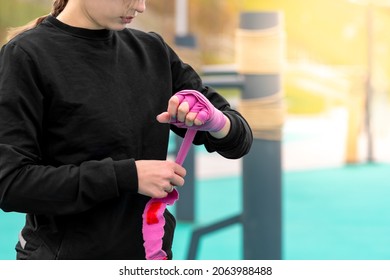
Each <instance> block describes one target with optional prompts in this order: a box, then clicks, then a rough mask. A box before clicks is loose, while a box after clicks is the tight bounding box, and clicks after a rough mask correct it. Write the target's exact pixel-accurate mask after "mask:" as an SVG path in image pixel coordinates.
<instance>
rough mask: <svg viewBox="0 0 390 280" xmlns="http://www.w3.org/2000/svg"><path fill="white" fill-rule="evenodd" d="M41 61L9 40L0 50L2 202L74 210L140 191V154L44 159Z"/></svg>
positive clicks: (32, 209) (38, 210)
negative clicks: (61, 162) (82, 159)
mask: <svg viewBox="0 0 390 280" xmlns="http://www.w3.org/2000/svg"><path fill="white" fill-rule="evenodd" d="M36 67H37V65H36V62H35V61H33V60H32V59H31V58H30V57H29V55H28V54H27V53H26V52H24V51H23V50H22V49H21V48H20V47H18V46H17V45H14V44H8V45H6V46H4V47H3V48H2V51H1V54H0V155H1V156H0V208H1V209H3V210H4V211H17V212H25V213H35V214H52V215H59V214H72V213H77V212H81V211H84V210H87V209H89V208H91V207H92V206H94V205H96V204H97V203H99V202H101V201H104V200H107V199H110V198H114V197H117V196H119V194H120V192H122V191H124V190H126V189H128V191H130V190H132V191H134V192H136V190H137V188H138V186H137V176H136V169H135V163H134V160H125V159H123V160H120V161H114V160H112V159H110V158H106V159H103V160H95V161H92V160H91V161H86V162H82V163H81V164H80V165H74V164H67V165H60V166H50V165H47V163H45V162H44V161H43V158H42V157H43V156H42V149H43V147H42V141H43V140H42V139H43V134H44V128H43V126H44V123H45V121H44V118H45V111H44V103H45V98H44V94H43V92H42V83H43V79H42V78H41V77H39V76H38V73H39V71H38V69H37V68H36Z"/></svg>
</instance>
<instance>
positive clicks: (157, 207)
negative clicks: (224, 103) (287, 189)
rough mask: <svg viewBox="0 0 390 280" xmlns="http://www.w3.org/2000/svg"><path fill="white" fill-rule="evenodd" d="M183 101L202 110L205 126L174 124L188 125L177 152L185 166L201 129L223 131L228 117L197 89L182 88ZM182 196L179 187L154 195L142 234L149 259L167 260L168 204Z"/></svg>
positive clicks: (201, 117)
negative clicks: (160, 196) (161, 195)
mask: <svg viewBox="0 0 390 280" xmlns="http://www.w3.org/2000/svg"><path fill="white" fill-rule="evenodd" d="M176 96H177V97H179V100H180V103H182V102H188V104H189V107H190V112H195V113H198V115H197V118H198V119H199V120H201V121H202V122H203V125H200V126H197V125H194V126H191V127H187V126H186V125H185V123H182V122H171V123H172V124H174V125H176V126H178V127H181V128H187V132H186V135H185V137H184V139H183V142H182V144H181V146H180V150H179V152H178V153H177V157H176V163H178V164H180V165H182V164H183V162H184V159H185V157H186V156H187V153H188V151H189V149H190V147H191V144H192V141H193V140H194V137H195V134H196V131H197V130H205V131H219V130H221V129H222V128H223V127H224V125H225V123H226V119H225V116H224V115H223V113H222V112H221V111H219V110H217V109H216V108H215V107H214V106H213V105H212V104H211V103H210V101H209V100H208V99H207V98H206V97H204V96H203V95H202V94H201V93H200V92H198V91H195V90H182V91H180V92H178V93H176ZM178 199H179V193H178V192H177V190H176V189H173V191H172V192H170V193H168V195H167V196H166V197H164V198H152V199H151V200H149V202H148V203H147V204H146V206H145V210H144V213H143V215H142V220H143V221H142V234H143V238H144V247H145V254H146V259H147V260H166V259H167V253H166V252H165V251H164V250H163V249H162V245H163V237H164V233H165V231H164V226H165V218H164V212H165V209H166V206H167V205H173V204H174V203H175V201H176V200H178Z"/></svg>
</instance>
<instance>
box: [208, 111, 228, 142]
mask: <svg viewBox="0 0 390 280" xmlns="http://www.w3.org/2000/svg"><path fill="white" fill-rule="evenodd" d="M224 118H225V119H226V122H225V125H224V126H223V127H222V129H220V130H218V131H213V132H211V131H210V132H209V133H210V135H211V136H213V137H214V138H217V139H222V138H224V137H226V136H227V135H228V134H229V131H230V127H231V123H230V119H229V118H228V117H226V116H225V115H224Z"/></svg>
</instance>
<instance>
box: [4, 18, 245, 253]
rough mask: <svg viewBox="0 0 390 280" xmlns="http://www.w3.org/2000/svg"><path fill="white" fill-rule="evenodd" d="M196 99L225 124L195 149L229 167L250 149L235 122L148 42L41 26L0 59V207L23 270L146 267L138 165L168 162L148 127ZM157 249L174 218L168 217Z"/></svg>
mask: <svg viewBox="0 0 390 280" xmlns="http://www.w3.org/2000/svg"><path fill="white" fill-rule="evenodd" d="M182 89H195V90H198V91H200V92H202V93H203V94H204V95H205V96H206V97H207V98H208V99H209V100H210V101H211V102H212V103H213V105H214V106H215V107H217V108H218V109H220V110H221V111H223V112H224V114H225V115H226V116H227V117H228V118H229V119H230V121H231V123H232V126H231V127H232V128H231V131H230V132H229V134H228V135H227V136H226V137H225V138H224V139H215V138H213V137H211V135H210V134H208V133H207V132H198V133H197V136H196V139H195V141H194V143H195V144H204V145H205V147H206V149H207V150H208V151H209V152H214V151H216V152H218V153H220V154H221V155H222V156H224V157H226V158H240V157H242V156H244V155H245V154H246V153H247V152H248V151H249V149H250V146H251V144H252V134H251V131H250V128H249V126H248V125H247V123H246V121H245V120H244V119H243V118H242V116H241V115H240V114H239V113H238V112H236V111H234V110H232V109H231V108H230V106H229V104H228V102H227V101H226V100H225V99H224V98H223V97H221V96H220V95H219V94H218V93H216V92H215V91H214V90H213V89H211V88H208V87H206V86H204V85H203V84H202V81H201V79H200V77H199V76H198V75H197V74H196V72H195V71H194V70H193V69H192V68H191V67H190V66H189V65H187V64H185V63H183V62H182V61H181V60H180V59H179V58H178V56H177V55H176V54H175V52H174V51H173V50H172V49H171V48H170V47H169V46H168V45H167V44H166V43H165V42H164V41H163V39H162V38H161V37H160V36H159V35H157V34H155V33H146V32H142V31H138V30H133V29H125V30H123V31H120V32H116V31H109V30H87V29H82V28H75V27H71V26H68V25H65V24H63V23H62V22H60V21H58V20H57V19H55V18H54V17H51V16H49V17H48V18H47V19H46V20H45V21H44V22H43V23H41V24H40V25H39V26H38V27H36V28H34V29H32V30H29V31H26V32H24V33H22V34H21V35H19V36H18V37H16V38H15V39H13V40H12V41H10V42H9V43H7V44H6V45H5V46H3V48H2V49H1V54H0V208H1V209H3V210H4V211H16V212H22V213H26V214H27V215H26V217H27V218H26V225H25V227H24V228H23V230H22V232H21V236H20V242H18V244H17V246H16V249H17V251H18V258H20V259H144V258H145V253H144V248H143V240H142V232H141V228H142V212H143V210H144V207H145V204H146V202H147V201H148V200H149V199H150V198H149V197H146V196H142V195H140V194H138V178H137V170H136V166H135V161H136V160H141V159H142V160H148V159H153V160H165V159H166V157H167V147H168V139H169V131H170V129H171V130H173V131H174V132H175V133H177V134H178V135H180V136H183V135H184V133H185V130H183V129H178V128H176V127H174V126H170V125H169V124H161V123H158V122H157V121H156V116H157V115H158V114H160V113H161V112H164V111H166V108H167V105H168V100H169V98H170V97H171V96H172V95H173V94H174V93H176V92H177V91H179V90H182ZM165 216H166V220H167V223H166V226H165V230H166V235H165V237H164V249H165V251H167V252H168V255H169V257H172V254H171V245H172V238H173V231H174V227H175V220H174V217H173V216H172V215H171V214H170V213H169V212H168V211H167V212H166V213H165Z"/></svg>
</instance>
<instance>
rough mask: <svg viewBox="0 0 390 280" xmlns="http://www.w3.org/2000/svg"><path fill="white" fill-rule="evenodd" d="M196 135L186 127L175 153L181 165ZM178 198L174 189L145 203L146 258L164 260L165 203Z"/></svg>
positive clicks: (165, 254) (172, 201) (143, 230)
mask: <svg viewBox="0 0 390 280" xmlns="http://www.w3.org/2000/svg"><path fill="white" fill-rule="evenodd" d="M195 135H196V130H195V129H187V132H186V135H185V136H184V139H183V142H182V143H181V146H180V149H179V152H178V153H177V157H176V163H177V164H180V165H182V164H183V163H184V160H185V158H186V156H187V154H188V151H189V150H190V147H191V145H192V141H193V140H194V138H195ZM178 199H179V193H178V191H177V190H176V189H173V191H172V192H170V193H168V195H167V196H166V197H164V198H152V199H151V200H149V202H148V203H147V204H146V207H145V210H144V213H143V215H142V220H143V224H142V234H143V237H144V247H145V254H146V259H147V260H166V259H167V253H166V252H165V251H164V250H163V249H162V245H163V237H164V226H165V218H164V212H165V209H166V206H167V205H173V204H174V203H175V202H176V200H178Z"/></svg>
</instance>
